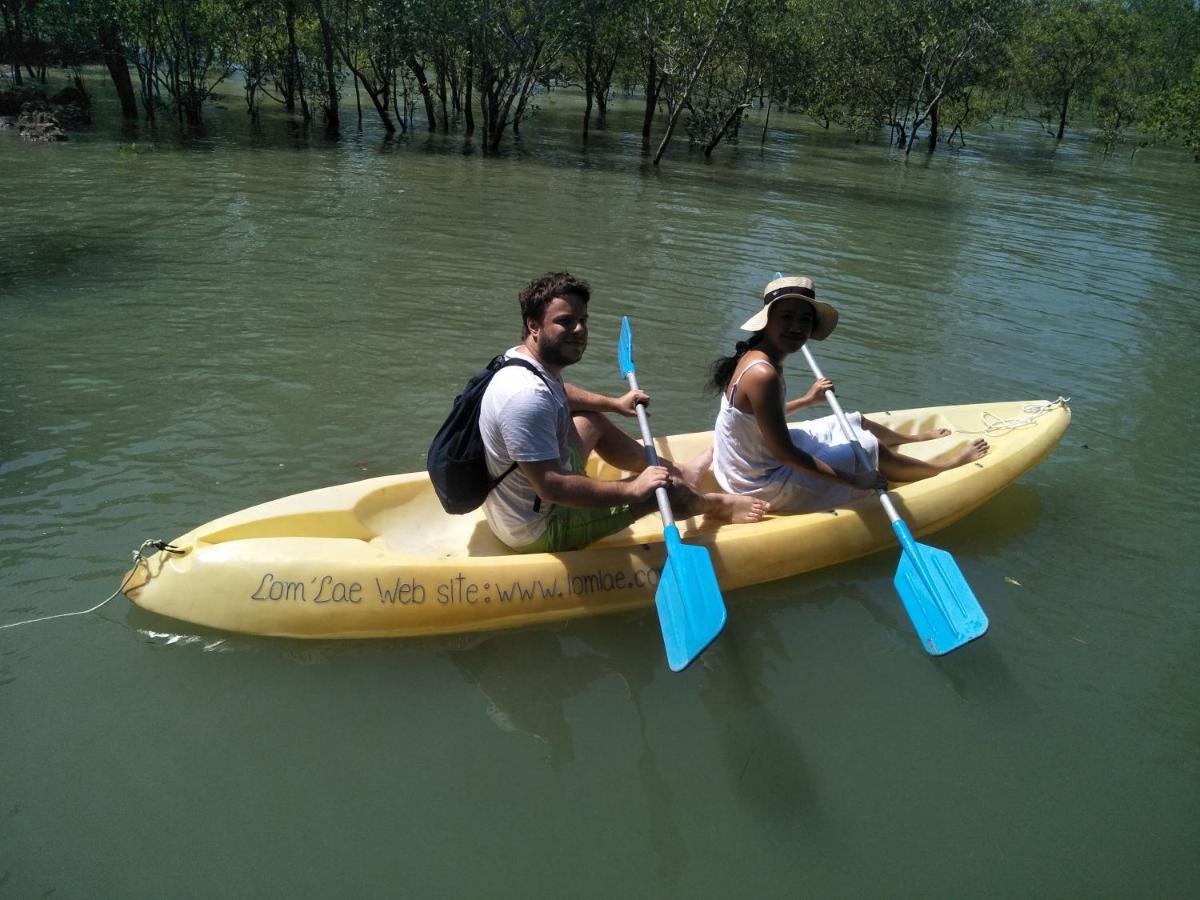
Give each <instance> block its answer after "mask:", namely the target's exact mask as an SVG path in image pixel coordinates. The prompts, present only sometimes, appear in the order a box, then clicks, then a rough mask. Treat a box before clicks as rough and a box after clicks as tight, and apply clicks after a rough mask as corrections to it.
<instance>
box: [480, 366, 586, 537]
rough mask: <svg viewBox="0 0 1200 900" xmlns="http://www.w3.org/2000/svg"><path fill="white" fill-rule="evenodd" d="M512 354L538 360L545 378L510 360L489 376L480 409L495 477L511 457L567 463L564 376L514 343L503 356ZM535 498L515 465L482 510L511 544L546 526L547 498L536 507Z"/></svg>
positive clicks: (565, 465) (567, 414)
mask: <svg viewBox="0 0 1200 900" xmlns="http://www.w3.org/2000/svg"><path fill="white" fill-rule="evenodd" d="M514 357H515V358H517V359H521V360H524V361H525V362H528V363H531V364H532V365H534V366H536V367H537V368H538V369H539V370H540V371H541V372H542V374H543V375H545V378H546V380H545V381H543V380H542V379H541V378H539V377H538V376H537V375H536V374H534V373H533V372H530V371H529V370H528V369H526V368H525V367H524V366H508V367H507V368H504V369H501V370H500V371H499V372H497V373H496V374H495V375H494V376H492V380H491V381H490V382H489V383H488V387H487V390H486V391H485V392H484V395H483V404H482V406H481V407H480V409H479V433H480V436H481V437H482V438H483V446H484V448H485V449H486V450H487V466H488V473H489V474H490V475H491V476H492V477H493V478H499V477H500V476H501V475H503V474H504V473H505V472H506V471H508V468H509V467H510V466H511V465H512V464H513V463H514V462H543V461H545V460H547V459H558V460H559V461H560V462H561V463H562V465H563V468H565V469H570V467H571V450H570V447H571V442H570V436H571V407H570V404H569V403H568V402H567V391H566V388H565V387H563V383H562V379H561V378H556V377H555V376H553V375H551V374H550V373H549V372H547V371H546V370H545V368H543V367H542V366H541V365H540V364H539V363H538V362H537V361H536V360H535V359H533V357H531V356H527V355H526V354H524V353H517V348H516V347H513V348H511V349H510V350H508V351H507V352H506V353H505V354H504V358H505V359H512V358H514ZM536 502H537V492H536V491H534V489H533V485H532V484H530V482H529V479H528V478H526V477H525V475H524V474H523V473H522V472H521V470H520V468H516V469H513V470H512V472H511V473H509V475H508V477H506V478H505V479H504V480H503V481H502V482H500V484H499V485H497V486H496V488H495V490H493V491H492V492H491V493H490V494H488V497H487V500H486V501H484V504H483V512H484V515H485V516H486V517H487V520H488V524H489V525H490V526H491V528H492V531H493V532H494V533H495V535H496V537H498V538H500V540H502V541H504V543H506V544H508V546H510V547H524V546H525V545H527V544H532V543H533V542H534V541H536V540H537V539H538V538H539V537H541V536H542V532H543V531H545V530H546V518H547V509H546V507H547V506H548V505H549V504H544V503H543V504H539V509H538V511H536V512H535V511H534V504H535V503H536Z"/></svg>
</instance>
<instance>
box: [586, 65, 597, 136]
mask: <svg viewBox="0 0 1200 900" xmlns="http://www.w3.org/2000/svg"><path fill="white" fill-rule="evenodd" d="M595 60H596V55H595V52H594V50H593V49H592V45H591V44H590V43H589V44H588V46H587V50H585V51H584V54H583V96H584V102H583V142H584V143H585V144H586V143H587V139H588V126H589V125H590V124H591V121H592V97H593V96H594V95H595V91H596V82H595V78H594V76H593V71H594V68H595Z"/></svg>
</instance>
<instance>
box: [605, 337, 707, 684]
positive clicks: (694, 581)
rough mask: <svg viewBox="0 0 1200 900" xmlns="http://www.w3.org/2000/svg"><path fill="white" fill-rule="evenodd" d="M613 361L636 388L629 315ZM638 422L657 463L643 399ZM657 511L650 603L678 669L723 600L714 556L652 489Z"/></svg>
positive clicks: (702, 642) (703, 640) (661, 492)
mask: <svg viewBox="0 0 1200 900" xmlns="http://www.w3.org/2000/svg"><path fill="white" fill-rule="evenodd" d="M617 363H618V365H619V366H620V368H621V375H622V377H624V378H625V379H626V380H627V381H628V382H629V387H630V388H632V389H633V390H635V391H636V390H638V383H637V373H636V372H635V371H634V367H633V334H632V332H630V330H629V318H628V317H627V316H623V317H622V318H621V339H620V341H619V342H618V344H617ZM637 418H638V424H640V425H641V426H642V441H643V443H645V445H646V457H647V458H648V459H649V460H650V465H652V466H657V465H658V454H657V453H655V452H654V439H653V438H652V437H651V436H650V422H649V421H648V420H647V419H646V409H645V407H644V405H643V404H641V403H639V404H638V405H637ZM654 496H655V499H657V500H658V511H659V513H660V514H661V515H662V520H663V539H664V540H665V541H666V545H667V564H666V566H665V567H664V568H663V570H662V575H661V576H659V580H658V590H657V591H656V592H655V594H654V605H655V606H656V607H658V622H659V625H660V626H661V627H662V634H663V644H664V645H665V646H666V649H667V665H669V666H670V667H671V671H673V672H678V671H680V670H682V669H684V668H686V667H687V665H688V664H689V663H690V662H691V661H692V660H694V659H695V658H696V657H697V656H699V655H700V653H701V651H703V650H704V648H705V647H707V646H708V645H709V644H711V643H712V642H713V639H714V638H716V636H717V635H718V634H720V633H721V629H722V628H724V627H725V601H724V599H723V598H722V597H721V588H720V586H719V585H718V584H717V573H716V572H715V571H713V564H712V559H711V558H710V557H709V555H708V551H707V550H705V549H704V548H703V547H693V546H691V545H689V544H685V543H683V540H682V539H681V538H680V537H679V529H678V528H677V527H676V526H675V515H674V514H673V513H672V512H671V502H670V500H669V499H668V497H667V492H666V490H665V489H663V488H658V489H657V490H656V491H655V492H654Z"/></svg>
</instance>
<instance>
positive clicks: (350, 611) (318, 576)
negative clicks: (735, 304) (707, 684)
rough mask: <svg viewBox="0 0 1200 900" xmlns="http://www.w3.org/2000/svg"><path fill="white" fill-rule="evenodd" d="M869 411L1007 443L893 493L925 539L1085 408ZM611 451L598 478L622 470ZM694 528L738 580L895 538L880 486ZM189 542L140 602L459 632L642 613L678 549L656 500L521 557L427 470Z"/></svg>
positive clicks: (688, 445) (307, 633) (184, 612)
mask: <svg viewBox="0 0 1200 900" xmlns="http://www.w3.org/2000/svg"><path fill="white" fill-rule="evenodd" d="M868 416H869V418H871V419H873V420H875V421H877V422H880V423H882V424H884V425H886V426H888V427H889V428H892V429H894V430H896V431H899V432H903V433H914V432H916V431H923V430H928V429H934V428H949V429H950V430H951V432H952V434H951V435H950V436H948V437H944V438H938V439H937V440H933V441H927V442H923V443H919V444H908V445H906V446H905V447H904V452H905V453H906V454H909V455H912V456H920V457H922V458H925V459H937V458H945V457H949V456H950V455H951V454H953V453H954V451H955V450H956V449H957V448H959V447H961V445H962V444H963V442H964V441H966V440H968V439H970V438H973V437H977V436H979V435H981V434H984V435H985V436H986V437H987V440H988V443H989V444H990V445H991V450H990V452H989V453H988V454H987V455H986V456H984V457H983V458H982V459H980V460H979V461H977V462H973V463H968V464H967V465H965V466H961V467H959V468H956V469H952V470H950V471H948V472H943V473H941V474H939V475H937V476H935V477H934V478H930V479H927V480H925V481H919V482H914V483H912V484H906V485H900V486H898V487H896V488H895V489H894V490H892V492H891V496H892V498H893V501H894V503H895V505H896V507H897V509H898V510H899V512H900V513H901V515H902V516H903V517H904V518H905V520H906V521H907V522H908V524H909V527H910V528H911V529H912V531H913V532H914V533H915V534H918V535H920V534H928V533H930V532H933V531H936V530H938V529H939V528H944V527H946V526H947V525H949V524H950V523H952V522H954V521H956V520H957V519H960V518H962V517H963V516H964V515H966V514H967V513H969V512H970V511H971V510H973V509H975V508H976V507H978V506H980V505H981V504H982V503H984V502H985V501H986V500H987V499H988V498H989V497H992V496H993V495H995V494H996V493H998V492H999V491H1001V490H1003V489H1004V487H1005V486H1007V485H1008V484H1010V483H1012V482H1013V481H1015V480H1016V479H1017V477H1019V476H1020V475H1021V474H1022V473H1023V472H1026V471H1028V470H1029V469H1031V468H1032V467H1033V466H1035V465H1036V464H1037V463H1038V462H1039V461H1041V459H1042V458H1043V457H1045V456H1046V455H1047V454H1048V453H1050V451H1051V450H1053V449H1054V447H1055V445H1056V444H1057V443H1058V441H1059V438H1061V437H1062V435H1063V432H1064V431H1066V429H1067V425H1068V424H1069V423H1070V420H1071V413H1070V409H1069V408H1068V407H1067V405H1066V402H1065V401H1063V400H1062V399H1061V398H1060V399H1059V400H1056V401H1053V402H1048V401H1035V402H1028V401H1026V402H1014V403H985V404H978V405H970V406H944V407H929V408H926V409H913V410H905V411H899V412H894V413H891V412H889V413H870V414H868ZM711 441H712V433H711V432H700V433H695V434H681V435H674V436H672V437H668V438H664V439H661V440H657V441H656V445H657V446H658V450H659V452H660V453H662V454H663V455H665V456H667V457H669V458H671V459H677V460H683V459H690V458H692V457H693V456H695V455H696V454H697V453H699V452H701V451H702V450H703V449H704V448H705V447H706V446H708V445H709V444H710V443H711ZM596 462H597V461H596V460H593V465H592V467H591V474H593V475H594V476H596V477H599V478H616V477H620V475H621V474H622V473H620V472H618V471H616V470H614V469H612V468H611V467H608V466H606V465H605V464H603V463H600V464H599V465H595V464H594V463H596ZM710 477H711V476H710ZM710 489H714V488H710ZM679 528H680V532H681V534H682V536H683V539H684V540H685V541H687V542H689V543H695V544H699V545H702V546H705V547H707V548H708V549H709V551H710V553H711V555H712V560H713V564H714V567H715V569H716V573H717V579H718V581H719V582H720V584H721V587H722V588H725V589H731V588H738V587H744V586H746V585H750V584H758V583H760V582H764V581H771V580H774V579H778V578H787V577H790V576H792V575H797V574H799V573H801V572H806V571H809V570H811V569H817V568H820V567H822V566H828V565H832V564H834V563H840V562H844V561H846V560H849V559H853V558H855V557H858V556H863V555H865V554H867V553H873V552H875V551H877V550H880V549H883V548H885V547H888V546H890V545H893V544H894V543H895V539H894V535H893V533H892V529H891V526H890V524H889V523H888V520H887V516H886V515H885V514H884V512H883V510H882V509H881V507H880V505H879V503H878V501H877V500H876V499H875V498H874V497H867V498H864V499H863V500H861V501H858V502H856V503H854V504H852V505H850V506H846V507H841V508H838V509H831V510H827V511H822V512H816V513H808V514H805V515H795V516H771V517H768V518H767V519H766V520H764V521H762V522H758V523H754V524H748V525H730V524H716V523H712V522H708V521H706V520H704V519H702V518H697V519H688V520H683V521H680V522H679ZM173 545H174V547H175V548H178V551H179V552H177V553H176V552H167V551H160V552H158V553H156V554H155V555H154V556H152V557H149V558H148V559H146V560H144V561H142V562H140V563H139V564H138V565H137V566H136V567H135V569H134V570H133V571H132V572H130V573H129V574H128V575H127V583H126V587H125V593H126V595H127V596H128V597H129V599H130V600H132V601H133V602H134V603H136V604H137V605H139V606H141V607H143V608H145V609H148V610H151V611H153V612H156V613H161V614H162V615H165V616H171V617H173V618H176V619H182V620H184V621H187V622H193V623H195V624H197V625H206V626H209V627H212V628H220V629H225V630H228V631H239V632H246V633H250V634H263V635H276V636H283V637H304V638H350V637H391V636H401V635H425V634H445V633H451V632H460V631H479V630H489V629H496V628H510V627H515V626H518V625H525V624H528V623H532V622H553V621H558V620H562V619H569V618H572V617H575V616H584V615H594V614H598V613H605V612H616V611H619V610H629V609H635V608H637V607H641V606H646V605H649V604H650V603H652V602H653V601H654V592H655V586H656V584H657V583H658V576H659V573H660V572H661V571H662V567H663V564H664V563H665V551H664V546H663V542H662V524H661V522H660V521H659V519H658V517H657V514H655V515H653V516H646V517H644V518H642V519H639V520H638V521H637V522H635V523H634V524H633V525H632V526H630V527H629V528H628V529H626V530H625V531H622V532H619V533H617V534H614V535H612V536H610V537H607V538H605V539H604V540H602V541H599V542H598V543H596V544H593V545H592V546H590V547H587V548H585V549H583V550H576V551H573V552H569V553H553V554H551V553H536V554H524V555H523V554H516V553H513V552H512V551H510V550H508V549H507V548H506V547H504V545H502V544H501V543H500V542H499V541H497V540H496V538H495V537H493V535H492V533H491V530H490V529H489V528H488V525H487V523H486V522H485V521H484V518H483V512H482V510H479V511H477V512H475V513H472V514H469V515H465V516H451V515H447V514H446V513H444V512H443V511H442V508H441V506H440V505H439V503H438V500H437V497H436V496H435V495H434V492H433V488H432V486H431V485H430V483H429V478H428V476H427V475H426V474H425V473H424V472H417V473H413V474H407V475H390V476H385V477H382V478H369V479H366V480H364V481H357V482H353V483H351V484H343V485H338V486H336V487H328V488H323V489H321V490H315V491H308V492H306V493H303V494H295V495H293V496H291V497H284V498H282V499H280V500H274V501H271V502H269V503H263V504H261V505H259V506H254V507H251V508H249V509H246V510H242V511H241V512H237V513H233V514H232V515H228V516H224V517H222V518H220V519H215V520H214V521H212V522H209V523H208V524H206V525H201V526H200V527H199V528H196V529H195V530H194V531H191V532H189V533H188V534H185V535H183V536H182V537H180V538H178V539H177V540H175V541H174V542H173Z"/></svg>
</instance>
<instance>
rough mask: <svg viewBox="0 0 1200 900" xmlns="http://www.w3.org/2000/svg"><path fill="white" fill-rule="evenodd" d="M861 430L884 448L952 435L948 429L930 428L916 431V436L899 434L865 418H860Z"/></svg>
mask: <svg viewBox="0 0 1200 900" xmlns="http://www.w3.org/2000/svg"><path fill="white" fill-rule="evenodd" d="M862 424H863V428H864V429H866V430H867V431H869V432H871V434H873V435H875V437H877V438H878V439H879V443H881V444H883V445H884V446H885V447H899V446H900V445H901V444H913V443H916V442H917V441H932V440H936V439H937V438H942V437H946V436H947V435H950V434H952V433H953V432H951V431H950V429H949V428H931V429H930V430H929V431H918V432H917V433H916V434H901V433H900V432H898V431H892V429H890V428H888V427H887V426H886V425H880V424H879V423H878V422H872V421H871V420H870V419H868V418H867V417H866V416H863V417H862Z"/></svg>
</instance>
